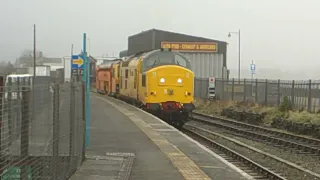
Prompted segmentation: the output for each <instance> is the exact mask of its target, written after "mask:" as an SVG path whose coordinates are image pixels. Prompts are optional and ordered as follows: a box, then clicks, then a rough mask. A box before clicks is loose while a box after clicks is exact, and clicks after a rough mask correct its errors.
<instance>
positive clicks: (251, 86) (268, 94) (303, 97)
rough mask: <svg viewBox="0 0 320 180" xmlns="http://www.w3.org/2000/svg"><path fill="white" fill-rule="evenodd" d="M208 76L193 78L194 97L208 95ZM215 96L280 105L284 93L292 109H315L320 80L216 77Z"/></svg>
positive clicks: (318, 96)
mask: <svg viewBox="0 0 320 180" xmlns="http://www.w3.org/2000/svg"><path fill="white" fill-rule="evenodd" d="M208 85H209V80H208V78H202V79H200V78H195V97H198V98H203V99H207V98H208ZM215 92H216V98H217V99H220V100H231V101H251V102H255V103H258V104H262V105H271V106H273V105H277V106H278V105H280V104H281V103H282V100H283V98H284V97H285V96H286V97H288V99H289V100H290V103H291V105H292V107H293V108H295V109H299V110H302V109H304V110H308V111H310V112H318V111H319V108H320V82H319V81H313V80H307V81H294V80H293V81H285V80H269V79H240V80H239V79H229V80H227V79H215Z"/></svg>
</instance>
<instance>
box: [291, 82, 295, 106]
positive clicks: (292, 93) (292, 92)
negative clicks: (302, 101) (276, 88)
mask: <svg viewBox="0 0 320 180" xmlns="http://www.w3.org/2000/svg"><path fill="white" fill-rule="evenodd" d="M294 85H295V82H294V80H293V81H292V87H291V104H292V107H293V106H294Z"/></svg>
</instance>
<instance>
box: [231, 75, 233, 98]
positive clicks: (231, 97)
mask: <svg viewBox="0 0 320 180" xmlns="http://www.w3.org/2000/svg"><path fill="white" fill-rule="evenodd" d="M231 89H232V90H231V93H232V94H231V100H232V101H234V78H232V87H231Z"/></svg>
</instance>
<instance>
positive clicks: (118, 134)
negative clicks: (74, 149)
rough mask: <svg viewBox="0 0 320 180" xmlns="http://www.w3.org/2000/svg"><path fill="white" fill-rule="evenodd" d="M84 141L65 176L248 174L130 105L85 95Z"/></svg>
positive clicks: (174, 178) (171, 179) (134, 179)
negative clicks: (87, 122) (77, 164)
mask: <svg viewBox="0 0 320 180" xmlns="http://www.w3.org/2000/svg"><path fill="white" fill-rule="evenodd" d="M90 132H91V134H90V145H89V147H88V148H87V150H86V161H85V162H84V163H83V164H82V166H81V168H80V169H79V170H78V171H77V172H76V173H75V174H74V175H73V176H72V177H71V178H70V180H93V179H108V180H109V179H110V180H163V179H166V180H183V179H188V180H200V179H201V180H209V179H214V180H239V179H240V180H241V179H252V177H251V176H249V175H248V174H246V173H245V172H243V171H241V170H240V169H238V168H237V167H235V166H233V165H232V164H230V163H228V162H227V161H226V160H224V159H223V158H221V157H220V156H218V155H217V154H215V153H213V152H212V151H210V150H209V149H207V148H206V147H204V146H202V145H201V144H199V143H198V142H196V141H194V140H193V139H191V138H190V137H188V136H186V135H184V134H183V133H181V132H180V131H178V130H177V129H175V128H173V127H172V126H170V125H168V124H166V123H165V122H163V121H162V120H160V119H159V118H157V117H155V116H152V115H150V114H148V113H146V112H144V111H142V110H140V109H138V108H136V107H134V106H131V105H129V104H126V103H124V102H122V101H119V100H117V99H114V98H110V97H106V96H100V95H96V94H94V93H93V94H92V95H91V128H90Z"/></svg>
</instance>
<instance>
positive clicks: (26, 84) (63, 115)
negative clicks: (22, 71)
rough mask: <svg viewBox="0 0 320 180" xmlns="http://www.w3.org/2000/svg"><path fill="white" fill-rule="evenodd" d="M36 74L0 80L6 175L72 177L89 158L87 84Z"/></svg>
mask: <svg viewBox="0 0 320 180" xmlns="http://www.w3.org/2000/svg"><path fill="white" fill-rule="evenodd" d="M31 78H32V77H31ZM31 78H18V79H16V81H14V82H13V81H12V80H10V79H9V81H8V83H7V84H6V85H5V83H4V79H3V78H0V81H1V83H0V99H1V111H0V125H1V128H0V130H1V133H0V134H1V136H0V143H1V144H0V153H1V154H0V174H1V179H2V180H7V179H8V180H9V179H22V180H31V179H32V180H35V179H52V180H56V179H68V178H69V177H70V176H71V175H72V174H73V173H74V172H75V171H76V169H77V168H78V167H79V166H80V165H81V163H82V161H83V157H84V137H85V136H84V134H85V121H84V86H83V84H82V83H65V84H58V83H52V82H48V81H47V82H45V81H42V82H41V83H40V82H39V83H37V84H34V86H31V82H33V81H32V80H31ZM34 82H37V80H34ZM32 113H34V114H32Z"/></svg>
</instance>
